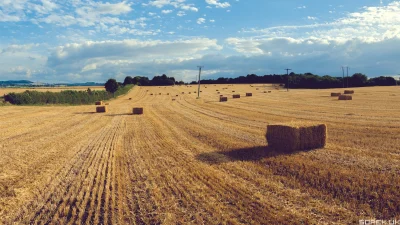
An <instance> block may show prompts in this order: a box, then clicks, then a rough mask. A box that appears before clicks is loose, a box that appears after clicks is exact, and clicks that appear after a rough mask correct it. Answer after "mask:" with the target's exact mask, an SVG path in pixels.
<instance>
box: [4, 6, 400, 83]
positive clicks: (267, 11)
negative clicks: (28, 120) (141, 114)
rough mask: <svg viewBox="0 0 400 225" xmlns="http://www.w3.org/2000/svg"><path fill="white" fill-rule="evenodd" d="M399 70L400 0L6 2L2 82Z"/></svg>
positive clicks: (376, 73)
mask: <svg viewBox="0 0 400 225" xmlns="http://www.w3.org/2000/svg"><path fill="white" fill-rule="evenodd" d="M200 65H201V66H204V68H203V71H202V78H205V79H207V78H209V79H216V78H218V77H237V76H243V75H247V74H252V73H254V74H257V75H264V74H284V73H286V71H285V70H284V69H286V68H290V69H292V71H293V72H296V73H306V72H311V73H314V74H318V75H331V76H341V75H342V70H341V67H342V66H346V67H349V68H350V72H349V73H350V75H351V74H353V73H356V72H360V73H364V74H366V75H367V76H368V77H375V76H381V75H383V76H397V77H398V74H400V1H392V0H351V1H349V0H346V1H345V0H335V1H331V0H326V1H320V0H307V1H305V0H125V1H120V0H108V1H95V0H69V1H65V0H30V1H29V0H0V80H20V79H27V80H31V81H40V82H48V83H58V82H91V81H94V82H105V81H106V80H107V79H109V78H116V79H117V80H118V81H123V79H124V78H125V77H126V76H147V77H149V78H150V79H151V78H152V77H153V76H155V75H161V74H167V75H168V76H173V77H175V78H176V79H177V80H183V81H186V82H188V81H193V80H196V77H197V76H198V69H197V66H200Z"/></svg>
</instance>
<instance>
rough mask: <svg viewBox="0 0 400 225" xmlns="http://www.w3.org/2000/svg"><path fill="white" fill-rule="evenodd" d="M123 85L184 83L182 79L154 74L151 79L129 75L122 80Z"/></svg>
mask: <svg viewBox="0 0 400 225" xmlns="http://www.w3.org/2000/svg"><path fill="white" fill-rule="evenodd" d="M123 84H124V85H127V84H134V85H139V86H171V85H175V84H176V85H182V84H185V83H184V82H183V81H176V80H175V78H174V77H168V76H167V75H165V74H163V75H161V76H155V77H153V79H151V80H149V78H148V77H141V76H136V77H131V76H127V77H125V80H124V83H123Z"/></svg>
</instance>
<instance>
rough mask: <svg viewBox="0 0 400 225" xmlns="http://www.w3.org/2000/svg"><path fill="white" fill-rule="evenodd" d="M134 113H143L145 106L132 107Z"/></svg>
mask: <svg viewBox="0 0 400 225" xmlns="http://www.w3.org/2000/svg"><path fill="white" fill-rule="evenodd" d="M132 113H133V114H135V115H138V114H143V107H135V108H133V109H132Z"/></svg>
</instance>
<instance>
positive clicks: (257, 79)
mask: <svg viewBox="0 0 400 225" xmlns="http://www.w3.org/2000/svg"><path fill="white" fill-rule="evenodd" d="M197 82H198V81H192V82H191V83H190V84H197ZM200 82H201V83H202V84H257V83H260V84H268V83H273V84H284V86H285V87H286V86H287V85H289V87H290V88H310V89H319V88H343V87H365V86H394V85H396V84H397V83H398V81H396V80H395V79H394V78H393V77H385V76H380V77H375V78H370V79H368V77H367V76H366V75H365V74H361V73H355V74H353V75H352V76H350V77H344V78H343V77H332V76H329V75H325V76H319V75H315V74H312V73H305V74H296V73H293V72H292V73H290V74H289V76H288V75H276V74H273V75H264V76H258V75H256V74H248V75H247V76H240V77H236V78H224V77H220V78H218V79H216V80H214V79H204V80H201V81H200ZM399 84H400V82H399Z"/></svg>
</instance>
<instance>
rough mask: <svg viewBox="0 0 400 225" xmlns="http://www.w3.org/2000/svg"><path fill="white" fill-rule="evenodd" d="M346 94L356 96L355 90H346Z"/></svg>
mask: <svg viewBox="0 0 400 225" xmlns="http://www.w3.org/2000/svg"><path fill="white" fill-rule="evenodd" d="M344 94H346V95H351V94H354V91H353V90H344Z"/></svg>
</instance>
